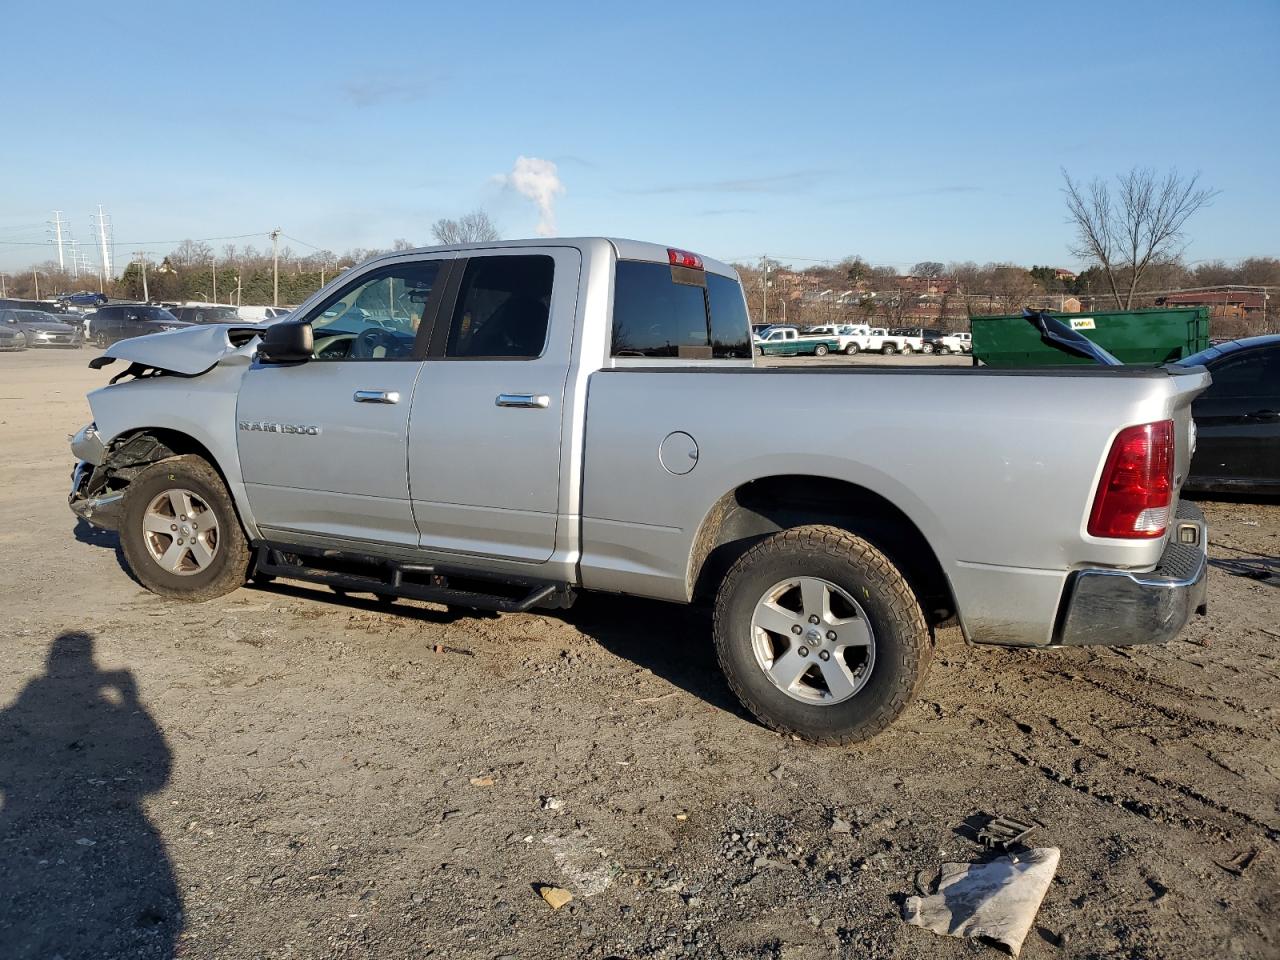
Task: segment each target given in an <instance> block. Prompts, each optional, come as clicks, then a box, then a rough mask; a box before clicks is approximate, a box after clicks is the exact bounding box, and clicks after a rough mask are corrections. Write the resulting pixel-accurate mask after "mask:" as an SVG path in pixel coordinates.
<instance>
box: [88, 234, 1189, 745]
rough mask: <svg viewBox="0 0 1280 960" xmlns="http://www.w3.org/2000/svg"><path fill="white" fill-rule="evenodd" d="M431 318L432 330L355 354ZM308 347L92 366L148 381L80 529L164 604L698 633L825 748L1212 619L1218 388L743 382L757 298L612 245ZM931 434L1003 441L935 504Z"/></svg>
mask: <svg viewBox="0 0 1280 960" xmlns="http://www.w3.org/2000/svg"><path fill="white" fill-rule="evenodd" d="M446 277H447V278H448V279H447V282H446V280H445V278H446ZM437 281H439V283H437ZM405 290H409V291H411V293H410V295H409V296H408V297H407V300H408V302H409V303H410V304H411V305H412V311H413V313H412V321H413V322H412V323H411V324H410V325H409V326H408V327H406V328H403V329H396V330H389V329H387V328H386V327H385V326H383V325H382V324H380V323H378V322H377V321H376V318H375V319H371V320H367V321H361V324H362V325H355V321H354V319H353V318H352V317H351V313H352V311H350V310H348V311H345V313H344V315H343V316H342V317H341V320H342V323H341V324H336V323H335V322H333V321H332V320H331V319H330V314H331V313H333V311H332V310H331V307H332V306H333V305H334V304H335V303H350V304H354V303H359V302H361V300H362V299H363V298H365V295H366V294H368V295H369V296H368V300H370V301H376V300H378V299H381V300H383V301H384V302H385V301H387V300H388V299H389V295H391V294H392V293H393V291H394V292H396V293H398V292H401V291H405ZM584 290H585V291H589V292H590V295H581V296H580V295H579V292H580V291H584ZM297 317H298V319H297V320H296V321H289V322H285V323H278V324H273V325H271V326H269V327H265V328H255V327H249V326H244V327H235V326H225V327H223V326H214V327H209V326H205V327H192V328H190V329H187V330H183V331H179V332H176V333H173V334H169V335H165V336H159V337H143V338H140V339H136V340H128V341H124V342H122V343H118V344H115V345H113V346H111V347H110V348H108V349H107V350H106V351H105V353H104V354H103V355H102V356H100V357H97V358H95V359H94V360H93V361H92V363H91V366H93V367H94V368H95V369H101V368H102V367H104V366H105V365H107V364H110V363H113V362H115V361H123V362H124V363H125V364H128V365H129V366H128V367H127V372H133V373H136V374H141V376H140V377H137V378H135V377H130V376H127V375H126V376H124V377H118V378H116V379H115V380H114V382H113V383H112V384H110V385H108V386H104V387H102V388H101V389H98V390H95V391H94V392H93V393H91V394H90V395H89V404H90V406H91V408H92V412H93V423H91V424H90V425H88V426H86V427H85V428H84V429H82V430H81V431H80V432H79V433H78V434H77V435H76V437H75V438H74V439H73V441H72V444H71V448H72V451H73V453H74V455H75V457H76V460H77V463H76V465H75V469H74V472H73V477H72V488H71V495H70V506H71V508H72V510H73V511H74V512H75V513H76V514H77V515H79V516H81V517H84V518H85V519H87V520H88V521H89V522H91V523H93V524H96V525H98V526H104V527H110V528H114V529H117V530H118V531H119V539H120V544H121V548H122V551H123V556H124V559H125V562H126V563H127V564H128V567H129V569H130V570H131V572H132V574H133V576H134V577H136V578H137V579H138V581H139V582H140V583H142V584H143V585H144V586H145V587H147V588H148V589H150V590H151V591H153V592H154V593H157V594H159V595H161V596H164V597H168V598H171V599H175V600H189V601H196V600H208V599H211V598H213V597H217V596H221V595H223V594H226V593H228V592H230V591H232V590H235V589H237V588H238V587H240V586H242V585H244V583H245V582H246V580H247V578H248V577H250V576H258V577H259V578H263V579H265V578H270V577H277V578H288V579H294V580H303V581H309V582H313V583H321V584H327V585H329V586H333V587H337V588H338V589H340V590H345V591H355V592H368V593H372V594H376V595H381V596H387V597H396V596H404V597H415V598H418V599H422V600H430V601H434V602H437V603H444V604H450V605H452V606H454V607H461V608H475V609H488V610H502V611H521V610H530V609H534V608H538V607H552V608H555V607H565V606H568V605H569V604H571V603H572V602H573V601H574V598H575V596H576V595H577V593H578V592H579V591H583V590H594V591H601V592H605V593H615V594H630V595H635V596H642V597H650V598H655V599H662V600H667V601H674V602H679V603H690V602H692V601H694V600H697V599H701V598H707V599H708V600H709V601H710V602H712V603H713V604H714V608H715V616H714V619H713V623H714V626H713V636H714V642H715V646H716V649H717V653H718V658H719V662H720V664H721V665H722V667H723V669H724V670H725V672H726V674H727V676H728V679H729V684H730V685H731V687H732V688H733V690H734V691H735V692H736V693H737V695H738V697H739V698H740V699H741V701H742V702H743V704H744V705H745V706H746V707H747V709H749V710H750V711H751V712H752V713H754V714H755V715H756V716H757V717H758V718H760V720H761V721H762V722H764V723H765V724H767V725H769V726H771V727H773V728H775V729H778V730H781V731H785V732H787V733H792V734H795V735H797V736H801V737H805V738H809V739H812V740H817V741H820V742H826V743H832V742H842V741H847V740H856V739H865V738H867V737H870V736H873V735H875V734H876V733H878V732H880V731H881V730H883V729H884V728H885V727H886V726H888V725H889V724H890V723H891V722H892V721H893V720H894V718H896V717H897V716H898V715H899V714H901V712H902V711H903V710H904V709H905V708H906V706H907V705H908V704H909V703H910V702H911V700H912V699H913V697H914V696H915V694H916V692H917V691H918V690H920V689H921V686H922V684H923V682H924V680H925V676H926V674H927V670H928V665H929V661H930V656H931V653H932V649H933V640H932V635H931V627H932V626H933V625H936V624H938V623H940V622H942V621H943V620H946V619H948V618H950V617H951V616H953V615H954V616H956V617H957V618H958V620H959V623H960V625H961V627H962V628H963V630H964V632H965V636H966V638H967V639H968V640H970V641H973V642H977V643H994V644H1003V645H1008V646H1032V647H1045V646H1050V645H1067V646H1073V645H1080V644H1106V645H1112V646H1114V645H1122V644H1126V643H1154V642H1164V641H1168V640H1169V639H1171V638H1172V637H1173V636H1174V635H1175V634H1176V633H1177V632H1178V631H1179V630H1180V629H1181V628H1182V626H1183V625H1184V624H1185V622H1186V621H1187V620H1188V619H1189V618H1190V617H1191V616H1192V614H1193V612H1195V611H1198V610H1200V609H1201V608H1202V607H1203V604H1204V598H1205V585H1206V581H1205V569H1206V566H1207V563H1206V556H1205V541H1206V536H1205V526H1204V523H1203V517H1201V516H1200V515H1199V514H1198V512H1197V511H1196V508H1195V506H1194V505H1193V504H1190V503H1187V502H1181V501H1180V500H1179V481H1180V477H1181V475H1182V473H1183V472H1184V471H1185V465H1186V463H1187V462H1188V459H1189V457H1190V443H1191V434H1192V430H1191V419H1190V414H1191V401H1192V399H1193V398H1194V397H1195V396H1196V394H1198V393H1199V392H1200V391H1201V390H1203V389H1204V388H1205V387H1206V386H1207V385H1208V383H1209V376H1208V374H1207V373H1206V372H1204V371H1203V370H1201V369H1196V368H1182V367H1176V366H1164V367H1158V368H1144V369H1135V368H1131V367H1125V366H1096V367H1077V368H1072V369H1071V370H1070V371H1069V372H1064V371H1062V370H1058V369H1053V368H1040V369H1037V370H1028V371H1017V370H987V369H986V368H982V367H975V368H973V369H972V370H967V371H963V372H961V371H956V370H952V369H946V368H941V367H929V366H920V367H914V368H905V369H894V368H889V369H885V370H881V371H877V374H878V375H876V376H864V375H851V373H854V372H853V371H849V370H847V369H840V368H837V367H820V368H818V369H811V370H797V369H794V368H792V369H785V368H784V369H777V368H773V369H768V368H761V369H753V361H752V358H751V356H750V354H749V348H750V330H749V325H748V319H747V309H746V303H745V300H744V298H743V293H742V288H741V285H740V284H739V281H738V278H737V275H736V273H735V272H734V270H733V268H732V267H730V266H728V265H727V264H724V263H719V262H717V261H715V260H711V259H710V258H702V257H698V256H696V255H694V254H691V253H688V252H685V251H681V250H676V249H672V248H667V247H665V246H659V245H656V244H647V243H638V242H636V241H632V240H609V239H604V238H588V239H577V240H574V239H557V240H555V241H554V242H550V241H546V240H530V241H517V242H510V243H507V244H504V245H503V247H502V248H500V249H497V250H495V249H494V248H492V247H491V246H484V245H470V246H460V247H454V248H451V249H449V250H435V251H422V252H417V253H413V254H404V253H397V254H395V255H394V256H383V257H377V258H374V259H372V260H369V261H367V262H365V263H363V264H361V265H360V266H358V267H355V268H354V269H352V270H351V271H349V272H347V273H345V274H343V275H342V276H340V277H338V278H336V279H335V280H334V281H333V282H332V283H330V284H329V285H328V286H326V287H325V288H323V289H322V290H320V291H319V292H318V293H316V294H314V295H313V296H312V297H311V298H310V299H309V300H308V301H307V302H306V303H304V304H302V306H300V307H299V308H298V311H297ZM348 321H351V325H348ZM1068 332H1069V331H1068ZM1063 342H1066V340H1065V338H1064V339H1063ZM406 348H407V349H406ZM1063 349H1066V347H1063ZM682 350H685V351H687V352H686V353H684V354H682V353H681V351H682ZM744 355H745V356H744ZM741 356H744V358H743V359H738V358H739V357H741ZM464 359H465V361H466V362H459V361H461V360H464ZM957 373H962V376H957ZM353 401H354V402H353ZM1086 409H1087V410H1088V415H1087V416H1084V415H1082V413H1081V411H1082V410H1086ZM837 410H838V411H856V410H864V411H875V414H874V417H873V418H872V419H873V420H874V429H868V422H869V421H868V419H867V418H866V417H861V416H828V415H823V414H821V413H816V412H817V411H827V412H830V411H837ZM940 410H942V411H946V416H947V417H948V418H949V419H950V420H953V421H954V422H957V423H971V424H980V425H981V429H966V430H954V429H946V430H937V431H932V432H931V433H930V438H929V452H928V457H927V459H928V461H929V462H930V463H937V464H944V465H945V469H921V463H922V455H921V452H920V448H919V445H918V444H912V443H905V442H904V440H903V438H904V437H910V436H911V435H912V434H913V433H915V432H918V431H919V428H920V424H922V423H929V422H934V421H936V419H937V417H938V411H940ZM588 411H589V416H588ZM174 616H175V618H176V619H175V620H174V622H175V623H177V624H179V625H180V624H182V623H183V622H185V620H186V619H188V618H186V617H183V616H182V615H181V614H179V613H178V612H177V611H176V609H175V612H174ZM1154 662H1155V661H1153V663H1154ZM949 722H950V721H949V720H947V719H943V720H941V721H931V723H933V724H934V725H935V726H936V725H937V724H939V723H941V724H947V723H949ZM959 727H960V725H956V727H955V729H954V730H952V731H951V732H952V733H954V734H956V735H958V734H959V733H960V732H961V731H960V729H959Z"/></svg>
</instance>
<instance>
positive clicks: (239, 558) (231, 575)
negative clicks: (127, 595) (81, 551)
mask: <svg viewBox="0 0 1280 960" xmlns="http://www.w3.org/2000/svg"><path fill="white" fill-rule="evenodd" d="M119 532H120V546H121V548H122V549H123V551H124V559H125V562H126V563H127V564H128V565H129V569H130V570H131V571H132V572H133V575H134V576H135V577H136V578H137V579H138V582H139V583H141V584H142V585H143V586H144V587H146V588H147V589H148V590H150V591H151V592H152V593H155V594H159V595H160V596H162V597H168V598H170V599H173V600H212V599H213V598H214V597H220V596H222V595H223V594H226V593H230V592H231V591H232V590H235V589H236V588H238V587H241V586H243V585H244V583H245V579H246V577H247V576H248V574H249V544H248V542H247V541H246V540H245V536H244V531H243V530H242V529H241V528H240V518H239V517H238V516H236V510H235V506H234V505H233V504H232V502H231V496H230V495H229V494H228V493H227V488H226V487H225V486H224V485H223V483H222V478H221V477H220V476H218V472H217V471H216V470H214V469H213V467H212V466H210V465H209V463H208V462H207V461H205V460H204V459H203V458H202V457H197V456H190V455H188V456H180V457H170V458H169V459H167V460H161V461H159V462H158V463H153V464H151V465H149V466H147V467H146V468H144V469H143V470H142V471H141V472H140V473H139V474H138V475H137V476H136V477H134V479H133V481H132V482H131V483H130V484H129V486H128V487H127V488H126V489H125V495H124V512H123V518H122V520H121V523H120V526H119Z"/></svg>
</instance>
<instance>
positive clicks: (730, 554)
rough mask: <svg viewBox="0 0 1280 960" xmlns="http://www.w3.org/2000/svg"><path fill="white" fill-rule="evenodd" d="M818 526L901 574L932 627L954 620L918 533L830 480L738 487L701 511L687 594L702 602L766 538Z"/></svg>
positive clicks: (881, 504) (778, 479)
mask: <svg viewBox="0 0 1280 960" xmlns="http://www.w3.org/2000/svg"><path fill="white" fill-rule="evenodd" d="M811 523H823V524H830V525H832V526H835V527H839V528H841V529H844V530H848V531H849V532H850V533H854V534H857V535H858V536H860V537H863V538H864V539H866V540H867V541H869V542H870V543H872V544H873V545H874V546H875V547H876V548H877V549H879V550H880V551H881V552H882V553H884V554H885V555H886V556H888V557H889V558H890V559H891V560H893V561H894V563H895V564H896V565H897V566H898V567H899V568H900V569H901V570H902V572H903V575H904V576H905V577H906V579H907V582H908V583H909V584H910V585H911V588H912V589H913V590H914V591H915V593H916V596H917V597H918V598H919V599H920V605H921V607H922V608H923V609H924V612H925V619H926V620H927V621H928V622H929V623H930V625H936V624H938V623H941V622H942V621H944V620H947V619H949V618H950V617H951V616H954V615H956V614H957V613H958V610H957V604H956V599H955V591H954V590H953V588H952V586H951V581H950V579H949V578H948V576H947V574H946V571H945V570H944V569H943V567H942V564H941V562H940V561H939V558H938V555H937V553H936V552H935V550H934V548H933V546H932V545H931V544H930V542H929V540H928V538H927V537H925V535H924V533H923V532H922V531H921V530H920V528H919V526H918V525H917V524H916V523H915V522H914V521H912V519H911V518H910V517H909V516H908V515H907V514H906V513H905V512H904V511H903V510H902V509H900V508H899V507H898V506H897V505H896V504H894V503H893V502H892V501H890V500H889V499H888V498H886V497H884V496H883V495H881V494H879V493H877V492H875V491H874V490H871V489H869V488H867V487H864V486H861V485H859V484H856V483H852V482H850V481H847V480H840V479H836V478H832V477H822V476H810V475H800V474H792V475H786V474H780V475H772V476H767V477H761V478H759V479H756V480H751V481H749V482H746V483H742V484H740V485H739V486H737V487H735V488H734V489H732V490H730V491H728V492H727V493H725V494H724V495H723V496H721V497H720V498H719V499H718V500H717V501H716V502H715V503H714V504H713V505H712V507H711V509H710V510H708V511H707V514H706V516H705V517H704V518H703V520H702V523H701V524H700V526H699V528H698V532H697V535H696V536H695V537H694V541H693V548H692V550H691V552H690V557H689V568H688V573H687V588H688V591H689V594H690V596H692V597H693V598H695V599H706V598H707V597H709V596H710V595H711V594H713V593H714V591H715V589H716V585H717V584H718V583H719V582H720V580H721V579H722V578H723V577H724V574H725V573H726V572H727V571H728V569H729V567H730V566H732V564H733V563H734V561H736V560H737V559H738V557H740V556H741V555H742V554H743V553H745V552H746V551H747V550H748V549H749V548H750V547H751V546H752V545H753V544H755V543H757V542H758V541H759V540H761V539H763V538H764V537H766V536H769V535H770V534H773V533H777V532H778V531H780V530H786V529H789V528H791V527H797V526H802V525H804V524H811Z"/></svg>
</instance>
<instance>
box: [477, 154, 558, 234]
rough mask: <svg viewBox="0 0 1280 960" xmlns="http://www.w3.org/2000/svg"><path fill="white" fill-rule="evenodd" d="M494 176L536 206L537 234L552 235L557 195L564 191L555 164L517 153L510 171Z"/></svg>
mask: <svg viewBox="0 0 1280 960" xmlns="http://www.w3.org/2000/svg"><path fill="white" fill-rule="evenodd" d="M494 179H495V180H497V182H499V183H501V184H502V185H503V186H506V187H510V188H511V189H513V190H515V191H516V193H518V194H520V195H521V196H522V197H526V198H528V199H529V200H532V201H533V202H534V204H535V205H536V206H537V207H538V227H537V231H538V236H540V237H552V236H555V232H556V210H555V204H556V197H558V196H560V195H562V194H563V193H564V192H565V191H564V183H563V182H561V180H560V174H559V172H558V171H557V170H556V165H555V164H554V163H552V162H551V161H550V160H543V159H542V158H541V157H525V156H519V157H516V165H515V166H514V167H512V168H511V172H510V173H500V174H498V176H497V177H495V178H494Z"/></svg>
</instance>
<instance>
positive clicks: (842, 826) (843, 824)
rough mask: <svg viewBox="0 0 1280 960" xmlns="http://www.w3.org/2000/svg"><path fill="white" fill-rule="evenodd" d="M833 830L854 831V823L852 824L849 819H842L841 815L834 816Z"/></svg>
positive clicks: (840, 831) (835, 831) (834, 831)
mask: <svg viewBox="0 0 1280 960" xmlns="http://www.w3.org/2000/svg"><path fill="white" fill-rule="evenodd" d="M831 832H832V833H852V832H853V824H851V823H850V822H849V821H848V820H842V819H840V818H839V817H832V818H831Z"/></svg>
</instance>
